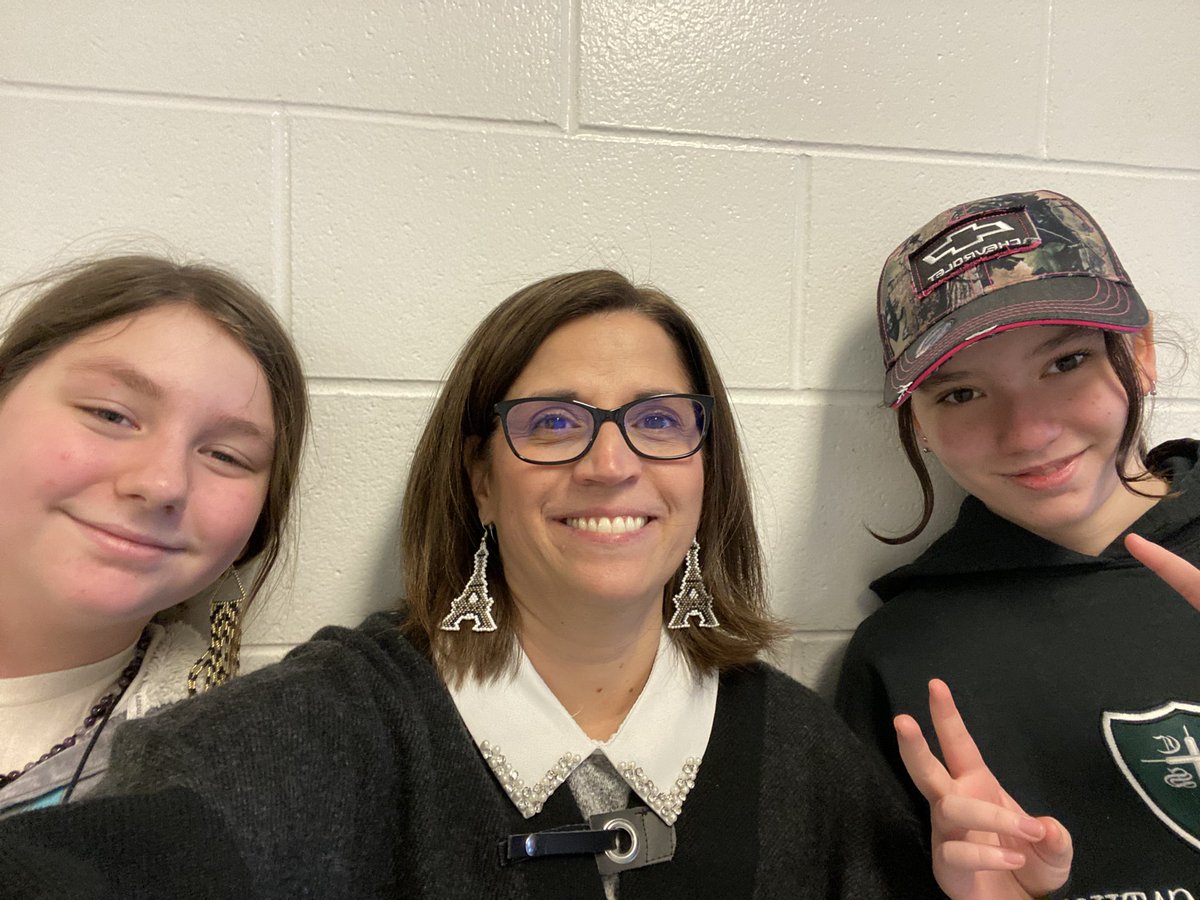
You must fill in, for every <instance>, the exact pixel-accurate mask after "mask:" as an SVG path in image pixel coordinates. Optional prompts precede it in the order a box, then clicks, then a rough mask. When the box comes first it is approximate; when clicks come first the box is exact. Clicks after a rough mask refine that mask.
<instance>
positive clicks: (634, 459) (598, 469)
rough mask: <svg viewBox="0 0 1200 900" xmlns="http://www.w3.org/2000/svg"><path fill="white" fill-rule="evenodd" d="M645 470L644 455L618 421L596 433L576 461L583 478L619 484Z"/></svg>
mask: <svg viewBox="0 0 1200 900" xmlns="http://www.w3.org/2000/svg"><path fill="white" fill-rule="evenodd" d="M641 471H642V458H641V457H640V456H638V455H637V454H636V453H634V452H633V450H632V449H631V448H630V446H629V444H627V443H626V442H625V438H624V437H623V436H622V434H621V429H619V428H618V427H617V424H616V423H615V422H605V423H604V424H603V425H601V426H600V430H599V431H598V432H596V440H595V441H594V442H593V443H592V449H590V450H589V451H588V452H587V453H586V454H585V455H584V457H583V459H581V460H579V461H578V462H577V463H576V464H575V471H574V474H575V477H576V478H578V479H580V480H582V481H589V482H596V483H603V484H620V483H621V482H623V481H628V480H629V479H630V478H636V477H637V476H638V474H639V473H640V472H641Z"/></svg>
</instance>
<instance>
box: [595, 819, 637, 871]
mask: <svg viewBox="0 0 1200 900" xmlns="http://www.w3.org/2000/svg"><path fill="white" fill-rule="evenodd" d="M604 830H605V831H623V832H625V833H626V834H627V835H629V847H628V849H626V850H624V851H621V850H605V851H604V855H605V856H607V857H608V858H609V859H611V860H612V861H613V862H615V863H616V864H617V865H619V866H622V865H625V864H626V863H629V862H632V861H633V860H634V859H635V858H636V857H637V855H638V844H639V842H638V833H637V829H636V828H634V827H633V823H632V822H630V821H629V820H628V819H609V820H608V821H607V822H605V823H604Z"/></svg>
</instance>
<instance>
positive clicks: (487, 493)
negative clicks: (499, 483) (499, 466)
mask: <svg viewBox="0 0 1200 900" xmlns="http://www.w3.org/2000/svg"><path fill="white" fill-rule="evenodd" d="M463 466H464V467H465V468H466V470H467V476H468V477H469V478H470V479H471V493H472V495H474V497H475V507H476V509H478V510H479V521H480V522H482V523H483V524H484V525H490V524H491V523H492V522H494V521H496V517H495V515H494V512H493V510H492V483H491V474H492V467H491V455H490V454H489V453H487V452H486V451H485V449H484V447H483V440H482V439H481V438H479V437H478V436H477V435H471V436H470V437H468V438H467V440H466V443H465V444H464V445H463Z"/></svg>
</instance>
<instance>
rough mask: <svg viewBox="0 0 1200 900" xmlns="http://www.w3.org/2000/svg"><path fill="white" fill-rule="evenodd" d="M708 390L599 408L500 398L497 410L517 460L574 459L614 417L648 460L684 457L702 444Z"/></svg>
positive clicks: (548, 461) (544, 463)
mask: <svg viewBox="0 0 1200 900" xmlns="http://www.w3.org/2000/svg"><path fill="white" fill-rule="evenodd" d="M712 409H713V398H712V397H711V396H709V395H708V394H658V395H657V396H654V397H644V398H642V399H641V400H631V401H630V402H629V403H626V404H625V405H624V406H618V407H617V408H616V409H600V408H599V407H596V406H592V405H591V404H589V403H581V402H580V401H578V400H564V399H563V398H562V397H520V398H518V399H516V400H501V401H500V402H499V403H497V404H496V405H495V406H494V407H493V410H494V412H495V413H496V415H497V416H499V417H500V422H501V424H502V425H503V426H504V438H505V440H507V441H508V446H509V448H510V449H511V450H512V452H513V453H514V454H516V456H517V458H518V459H523V460H524V461H525V462H527V463H533V464H534V465H537V466H556V465H562V464H564V463H570V462H575V460H577V459H581V458H582V457H583V456H584V455H586V454H587V452H588V451H589V450H591V449H592V444H594V443H595V442H596V435H597V434H599V433H600V426H601V425H603V424H604V423H605V422H613V423H615V424H616V426H617V428H619V429H620V431H621V436H622V437H623V438H625V443H626V444H628V445H629V449H630V450H632V451H633V452H634V453H636V454H637V455H638V456H641V457H645V458H646V459H684V458H685V457H688V456H691V455H692V454H693V453H695V452H696V451H697V450H699V449H700V445H701V444H702V443H703V442H704V436H705V435H706V434H707V433H708V423H709V420H710V419H711V418H712Z"/></svg>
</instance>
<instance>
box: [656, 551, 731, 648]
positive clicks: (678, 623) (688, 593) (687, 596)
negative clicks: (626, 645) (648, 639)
mask: <svg viewBox="0 0 1200 900" xmlns="http://www.w3.org/2000/svg"><path fill="white" fill-rule="evenodd" d="M672 599H673V600H674V602H675V614H674V615H673V616H671V621H670V622H668V623H667V627H668V628H691V626H692V616H697V617H699V619H700V622H699V625H700V627H701V628H718V627H720V625H721V623H720V622H718V621H717V614H716V613H715V612H713V598H712V594H710V593H709V592H708V587H707V585H705V583H704V579H703V578H701V576H700V543H699V542H698V541H697V540H696V539H695V538H692V546H691V547H689V548H688V554H687V567H686V568H685V569H684V570H683V581H681V582H680V583H679V590H677V591H676V592H675V596H674V597H673V598H672Z"/></svg>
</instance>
